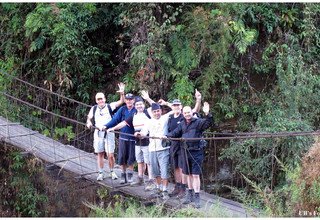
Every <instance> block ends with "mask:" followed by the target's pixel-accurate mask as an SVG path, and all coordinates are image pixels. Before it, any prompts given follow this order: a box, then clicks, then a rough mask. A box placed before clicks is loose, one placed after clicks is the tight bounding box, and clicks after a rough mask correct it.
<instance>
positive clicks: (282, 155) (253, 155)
mask: <svg viewBox="0 0 320 220" xmlns="http://www.w3.org/2000/svg"><path fill="white" fill-rule="evenodd" d="M255 130H256V132H258V133H261V132H262V133H263V132H270V133H276V132H288V131H310V130H311V127H310V125H309V124H308V123H306V122H305V121H303V120H301V118H299V117H297V116H296V117H290V116H288V115H287V114H286V112H285V111H283V110H281V109H279V108H276V107H274V106H273V107H270V108H268V109H266V112H265V113H264V115H261V116H259V118H258V121H257V125H256V129H255ZM311 144H312V140H311V139H310V138H308V137H303V136H301V137H299V136H297V137H281V138H258V139H248V140H241V141H239V140H236V141H232V142H231V144H230V147H229V148H227V149H225V150H224V151H223V153H222V156H221V158H230V159H232V160H233V161H234V163H235V164H236V167H235V171H236V172H240V173H242V174H244V175H245V176H246V177H248V178H249V179H251V180H254V181H258V180H259V182H260V183H261V184H262V186H263V187H265V186H270V187H274V186H275V185H278V184H280V183H282V182H283V181H284V173H283V172H281V170H280V169H279V167H278V166H277V164H276V163H275V159H274V157H275V156H276V157H277V158H279V159H280V160H281V161H283V162H284V163H285V164H287V165H288V166H289V167H295V166H296V165H297V164H298V163H299V162H300V159H301V156H302V154H303V153H305V152H306V151H307V150H308V149H309V148H310V146H311Z"/></svg>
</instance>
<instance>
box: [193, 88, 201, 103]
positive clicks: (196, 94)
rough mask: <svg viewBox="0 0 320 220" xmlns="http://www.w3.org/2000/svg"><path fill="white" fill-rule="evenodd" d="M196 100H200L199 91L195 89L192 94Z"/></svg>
mask: <svg viewBox="0 0 320 220" xmlns="http://www.w3.org/2000/svg"><path fill="white" fill-rule="evenodd" d="M194 96H195V97H196V99H197V100H201V93H200V92H199V91H198V90H197V89H196V92H195V94H194Z"/></svg>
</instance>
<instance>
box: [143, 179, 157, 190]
mask: <svg viewBox="0 0 320 220" xmlns="http://www.w3.org/2000/svg"><path fill="white" fill-rule="evenodd" d="M155 188H156V185H155V184H154V183H153V180H149V181H147V182H146V185H145V187H144V190H145V191H152V190H154V189H155Z"/></svg>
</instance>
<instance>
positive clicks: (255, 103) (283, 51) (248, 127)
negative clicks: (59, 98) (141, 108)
mask: <svg viewBox="0 0 320 220" xmlns="http://www.w3.org/2000/svg"><path fill="white" fill-rule="evenodd" d="M0 21H1V29H0V48H1V49H0V69H3V70H5V71H6V72H8V73H10V74H13V75H16V76H19V77H20V78H23V79H27V81H29V82H31V83H33V84H36V85H39V86H41V87H46V88H48V89H50V90H52V91H55V92H58V93H60V94H63V95H66V96H68V97H71V98H74V99H76V100H79V101H82V102H85V103H88V104H89V103H92V100H93V96H94V94H95V93H96V92H97V91H98V90H99V91H100V90H102V91H104V92H106V93H107V94H109V95H108V96H109V97H108V98H109V99H110V100H115V99H116V98H117V97H116V96H113V95H112V94H113V93H114V86H115V84H116V82H119V81H124V82H125V83H126V84H127V91H132V92H133V93H138V91H139V90H140V89H148V90H149V91H150V96H151V97H153V98H154V99H158V98H164V99H169V100H171V99H173V98H176V97H178V98H180V99H181V100H182V101H183V103H184V104H192V103H193V93H194V89H195V88H197V89H198V90H199V91H201V92H202V94H203V97H204V100H206V101H208V102H209V103H210V104H211V106H212V111H213V113H214V115H215V120H216V123H217V124H218V128H217V129H218V130H222V131H224V130H226V129H229V130H231V131H250V132H254V131H257V132H284V131H312V130H317V129H319V125H320V123H319V122H320V118H319V116H320V114H319V113H320V108H319V107H318V106H319V104H320V99H319V97H320V89H319V88H320V77H319V60H320V45H319V44H320V31H319V27H320V5H319V4H316V3H305V4H302V3H274V4H270V3H259V4H226V3H225V4H220V3H206V4H186V3H185V4H180V3H179V4H177V3H170V4H163V3H148V4H146V3H144V4H136V3H117V4H115V3H112V4H106V3H92V4H76V3H50V4H46V3H28V4H6V3H2V4H1V6H0ZM1 80H3V79H1ZM33 95H34V96H35V97H34V98H36V96H37V95H38V96H39V95H41V94H33ZM226 124H229V125H231V127H225V125H226ZM311 143H312V140H311V139H309V138H303V137H295V138H281V139H280V138H278V139H260V140H246V141H235V142H231V143H230V146H229V147H228V148H226V150H225V151H224V152H223V154H222V157H223V158H228V159H231V160H233V162H234V164H236V167H235V170H236V171H237V172H239V173H241V174H243V175H244V176H245V178H248V180H249V182H250V181H258V182H259V183H260V184H261V186H260V187H262V188H264V187H270V188H271V189H272V190H273V189H274V188H275V187H278V186H283V185H285V184H286V174H285V172H284V170H283V169H282V168H281V165H280V164H281V163H283V164H284V165H285V166H286V167H288V168H289V169H294V168H296V166H297V165H298V164H299V163H300V159H301V156H302V155H303V153H305V152H306V151H307V150H308V149H309V148H310V145H311Z"/></svg>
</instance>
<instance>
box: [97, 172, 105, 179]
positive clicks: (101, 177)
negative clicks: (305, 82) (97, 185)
mask: <svg viewBox="0 0 320 220" xmlns="http://www.w3.org/2000/svg"><path fill="white" fill-rule="evenodd" d="M103 178H104V174H103V172H99V174H98V177H97V181H102V180H103Z"/></svg>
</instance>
